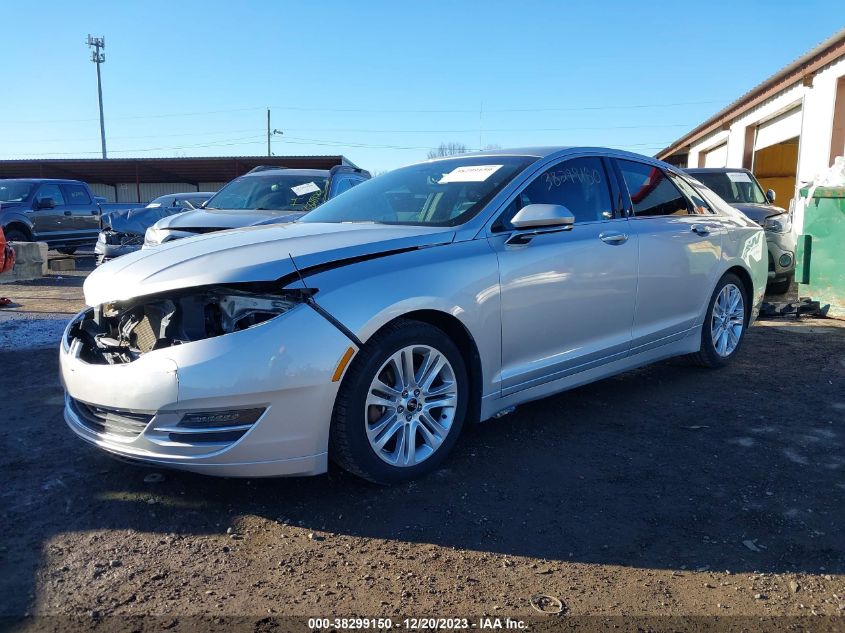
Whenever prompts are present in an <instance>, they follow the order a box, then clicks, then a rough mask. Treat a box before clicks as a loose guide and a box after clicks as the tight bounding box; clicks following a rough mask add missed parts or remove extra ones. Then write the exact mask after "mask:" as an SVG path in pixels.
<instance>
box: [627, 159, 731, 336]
mask: <svg viewBox="0 0 845 633" xmlns="http://www.w3.org/2000/svg"><path fill="white" fill-rule="evenodd" d="M615 162H616V165H617V167H618V169H619V175H620V177H621V180H622V183H623V186H624V187H625V188H626V190H627V192H628V215H629V225H630V227H631V233H632V234H634V235H636V236H637V238H638V243H639V268H638V286H637V301H636V308H635V310H634V320H633V333H632V339H633V341H632V353H637V352H641V351H645V350H647V349H651V348H654V347H658V346H660V345H662V344H665V343H670V342H672V341H673V340H676V339H678V338H682V337H683V336H684V335H685V334H687V333H688V331H689V330H690V328H693V327H694V326H695V325H696V321H697V319H698V317H699V315H700V314H702V312H703V310H704V307H705V306H706V304H707V301H708V300H709V299H710V295H711V293H712V291H713V288H714V287H715V284H716V281H717V279H716V275H717V273H718V270H719V260H720V258H721V253H722V236H723V235H724V231H725V229H724V227H723V225H722V223H721V221H720V220H719V217H718V216H717V215H715V214H714V213H713V211H712V210H711V209H710V207H709V205H708V204H707V203H706V202H705V201H704V200H702V199H701V198H700V196H698V195H697V194H696V193H695V191H694V190H693V189H692V187H690V186H689V185H688V184H687V183H686V182H685V181H683V180H682V179H681V178H680V177H678V176H677V175H675V174H669V173H668V172H665V171H663V170H662V169H661V168H660V167H657V166H654V165H651V164H648V163H644V162H639V161H635V160H627V159H615ZM682 190H684V191H682Z"/></svg>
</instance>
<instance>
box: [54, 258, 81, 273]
mask: <svg viewBox="0 0 845 633" xmlns="http://www.w3.org/2000/svg"><path fill="white" fill-rule="evenodd" d="M49 266H50V270H52V271H53V272H63V271H66V270H76V260H75V259H73V257H61V258H54V259H51V260H50V262H49Z"/></svg>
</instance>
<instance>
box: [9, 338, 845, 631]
mask: <svg viewBox="0 0 845 633" xmlns="http://www.w3.org/2000/svg"><path fill="white" fill-rule="evenodd" d="M816 325H817V324H816ZM806 326H807V324H805V325H798V326H790V327H768V326H766V327H755V328H752V329H751V331H750V332H749V333H748V339H747V341H746V347H745V348H744V349H743V351H742V353H741V355H740V357H739V358H738V359H737V362H735V363H734V364H733V365H732V366H730V367H729V368H727V369H724V370H721V371H715V372H711V371H705V370H701V369H696V368H692V367H689V366H688V365H686V364H684V363H683V362H681V361H670V362H667V363H661V364H658V365H655V366H652V367H647V368H644V369H641V370H638V371H635V372H630V373H628V374H624V375H622V376H618V377H616V378H612V379H609V380H604V381H602V382H599V383H596V384H593V385H590V386H586V387H583V388H580V389H576V390H574V391H571V392H568V393H565V394H562V395H559V396H556V397H553V398H549V399H546V400H543V401H539V402H536V403H532V404H530V405H526V406H523V407H521V408H519V409H518V410H517V411H516V412H515V413H513V414H511V415H509V416H507V417H505V418H503V419H501V420H498V421H495V422H490V423H485V424H483V425H478V426H475V427H473V428H470V429H467V431H466V432H465V434H464V436H463V437H462V439H461V441H460V442H459V444H458V446H457V447H456V450H455V453H454V455H453V457H452V458H451V459H450V460H448V462H447V463H446V466H445V468H444V469H442V470H440V471H439V472H437V473H435V474H434V475H432V476H430V477H428V478H426V479H424V480H421V481H418V482H414V483H411V484H408V485H404V486H400V487H395V488H380V487H375V486H371V485H368V484H366V483H364V482H362V481H360V480H357V479H355V478H354V477H351V476H348V475H346V474H344V473H342V472H332V473H330V474H329V475H327V476H322V477H317V478H311V479H299V480H295V479H275V480H223V479H212V478H205V477H201V476H198V475H191V474H185V473H178V472H166V471H151V470H146V469H142V468H139V467H136V466H132V465H128V464H124V463H122V462H118V461H115V460H112V459H110V458H109V457H107V456H106V455H104V454H102V453H101V452H99V451H97V450H95V449H93V448H91V447H88V446H87V445H85V444H83V443H82V442H81V441H78V440H77V439H76V438H75V437H73V436H72V435H71V433H70V431H69V430H68V429H67V428H66V427H65V424H64V422H63V421H62V417H61V411H62V392H61V388H60V385H59V383H58V379H57V368H56V361H57V358H56V356H57V354H56V351H55V350H36V351H29V352H3V353H0V366H2V368H3V369H2V373H1V374H0V393H2V394H4V399H3V407H4V410H3V414H4V415H3V419H4V423H3V426H2V429H0V469H2V472H3V473H4V485H3V487H2V489H0V507H2V516H1V517H0V533H2V535H3V538H2V545H0V613H2V614H7V615H9V614H23V613H26V612H28V613H32V614H41V615H46V614H65V615H76V616H81V617H83V618H88V620H85V621H90V622H95V621H94V620H90V618H91V616H92V615H93V616H96V617H100V616H103V617H107V616H109V615H118V616H126V615H138V614H168V615H170V616H173V615H178V616H189V615H192V614H194V615H199V614H212V615H215V616H217V615H220V616H224V615H229V616H233V615H239V616H240V615H248V616H254V617H256V618H260V617H266V616H267V615H268V614H269V615H312V616H313V615H349V614H366V615H388V616H394V617H395V616H398V615H442V616H443V615H461V616H468V615H472V616H477V615H482V614H492V615H501V616H503V617H504V616H505V615H509V616H526V617H527V616H531V615H532V614H533V615H537V612H536V611H535V610H534V608H532V606H531V600H532V597H535V596H537V595H547V596H552V597H555V598H558V599H560V600H561V602H562V604H564V605H565V607H566V615H565V616H564V617H573V616H578V615H585V614H589V615H608V616H610V615H716V614H718V615H725V614H729V615H749V616H750V615H755V616H756V615H782V614H787V615H809V614H811V613H818V614H842V613H843V612H845V611H844V610H845V576H843V573H844V572H845V539H843V537H842V526H843V525H845V457H843V455H845V451H843V446H845V331H843V329H842V328H839V327H833V328H831V330H830V331H825V332H824V333H823V334H817V335H815V336H810V335H806V334H804V333H802V330H801V328H803V327H806ZM809 327H814V325H813V324H809ZM154 472H155V473H160V474H162V475H163V476H164V477H163V480H160V479H161V478H159V477H150V478H147V476H148V475H150V474H151V473H154ZM145 478H146V481H145ZM796 586H797V589H796V588H795V587H796ZM540 617H544V616H540Z"/></svg>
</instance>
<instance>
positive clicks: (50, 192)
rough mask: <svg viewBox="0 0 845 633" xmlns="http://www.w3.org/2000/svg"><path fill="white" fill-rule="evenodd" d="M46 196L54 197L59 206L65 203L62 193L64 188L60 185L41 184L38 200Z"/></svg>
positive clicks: (54, 201) (54, 202)
mask: <svg viewBox="0 0 845 633" xmlns="http://www.w3.org/2000/svg"><path fill="white" fill-rule="evenodd" d="M45 198H52V199H53V204H55V205H56V206H57V207H58V206H60V205H63V204H64V203H65V197H64V196H63V195H62V190H61V189H60V188H59V185H41V187H40V188H39V189H38V194H37V195H36V196H35V199H36V200H37V201H38V202H41V201H42V200H44V199H45Z"/></svg>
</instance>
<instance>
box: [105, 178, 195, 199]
mask: <svg viewBox="0 0 845 633" xmlns="http://www.w3.org/2000/svg"><path fill="white" fill-rule="evenodd" d="M102 186H108V185H102ZM138 189H139V187H138V186H137V185H136V184H135V183H134V182H121V183H118V184H117V187H116V190H117V191H116V197H117V200H109V202H149V201H150V200H153V199H155V198H158V197H159V196H164V195H167V194H168V193H190V192H191V191H206V190H205V189H197V188H196V187H195V186H194V185H192V184H190V183H187V182H142V183H141V186H140V190H141V199H140V200H139V199H138Z"/></svg>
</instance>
